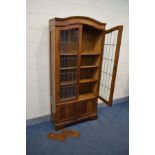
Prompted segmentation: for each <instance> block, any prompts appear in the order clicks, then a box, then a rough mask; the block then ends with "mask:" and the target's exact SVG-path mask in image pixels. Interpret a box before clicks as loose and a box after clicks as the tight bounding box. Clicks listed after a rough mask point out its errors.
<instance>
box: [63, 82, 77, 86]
mask: <svg viewBox="0 0 155 155" xmlns="http://www.w3.org/2000/svg"><path fill="white" fill-rule="evenodd" d="M72 84H76V81H66V82H60V86H66V85H72Z"/></svg>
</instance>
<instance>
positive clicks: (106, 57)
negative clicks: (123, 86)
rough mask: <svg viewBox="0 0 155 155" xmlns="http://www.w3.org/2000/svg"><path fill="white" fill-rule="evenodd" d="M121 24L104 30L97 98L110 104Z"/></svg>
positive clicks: (120, 36)
mask: <svg viewBox="0 0 155 155" xmlns="http://www.w3.org/2000/svg"><path fill="white" fill-rule="evenodd" d="M122 31H123V26H122V25H121V26H116V27H114V28H111V29H109V30H105V37H104V38H105V39H104V45H103V58H102V67H101V80H100V87H99V98H100V99H101V100H102V101H103V102H105V103H106V104H108V105H109V106H112V101H113V93H114V88H115V79H116V73H117V65H118V59H119V51H120V45H121V38H122Z"/></svg>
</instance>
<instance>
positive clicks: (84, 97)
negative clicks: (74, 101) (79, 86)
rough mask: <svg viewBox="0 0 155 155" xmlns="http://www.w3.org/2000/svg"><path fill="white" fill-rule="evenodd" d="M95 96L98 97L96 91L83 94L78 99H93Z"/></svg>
mask: <svg viewBox="0 0 155 155" xmlns="http://www.w3.org/2000/svg"><path fill="white" fill-rule="evenodd" d="M95 97H96V95H95V94H94V93H88V94H82V95H79V98H78V101H82V100H86V99H91V98H95Z"/></svg>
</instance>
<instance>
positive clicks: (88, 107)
mask: <svg viewBox="0 0 155 155" xmlns="http://www.w3.org/2000/svg"><path fill="white" fill-rule="evenodd" d="M96 112H97V101H96V100H91V101H82V102H79V103H78V105H77V115H78V117H84V116H87V115H91V114H96Z"/></svg>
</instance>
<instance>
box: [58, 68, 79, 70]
mask: <svg viewBox="0 0 155 155" xmlns="http://www.w3.org/2000/svg"><path fill="white" fill-rule="evenodd" d="M76 68H77V67H61V68H60V69H61V70H62V69H65V70H68V69H76Z"/></svg>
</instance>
